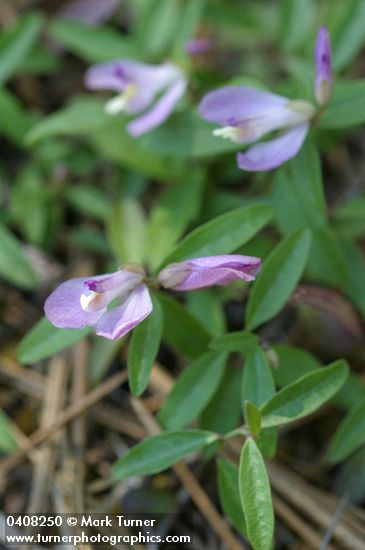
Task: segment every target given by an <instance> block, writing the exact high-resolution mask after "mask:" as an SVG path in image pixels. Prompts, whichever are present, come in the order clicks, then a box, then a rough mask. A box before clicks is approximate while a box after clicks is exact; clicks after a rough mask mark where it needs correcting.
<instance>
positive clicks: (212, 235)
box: [163, 204, 272, 266]
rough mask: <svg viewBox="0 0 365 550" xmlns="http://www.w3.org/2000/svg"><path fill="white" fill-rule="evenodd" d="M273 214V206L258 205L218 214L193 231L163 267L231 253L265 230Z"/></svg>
mask: <svg viewBox="0 0 365 550" xmlns="http://www.w3.org/2000/svg"><path fill="white" fill-rule="evenodd" d="M271 215H272V210H271V208H270V207H269V206H267V205H265V204H254V205H252V206H245V207H244V208H238V209H237V210H233V211H232V212H228V213H227V214H222V215H221V216H217V217H216V218H214V219H213V220H210V221H209V222H207V223H205V224H203V225H201V226H200V227H198V228H197V229H194V231H192V232H191V233H189V234H188V235H187V236H186V237H185V238H184V239H183V240H182V241H181V243H179V244H178V245H177V246H176V247H175V249H174V250H173V252H172V253H171V254H170V255H169V256H168V257H167V258H166V259H165V260H164V262H163V266H165V265H167V264H169V263H172V262H181V261H182V260H187V259H191V258H197V257H199V256H214V255H219V254H230V253H231V252H233V251H234V250H236V249H237V248H239V247H240V246H242V245H243V244H245V243H246V242H247V241H249V240H250V239H251V238H252V237H253V236H254V235H255V234H256V233H257V232H258V231H259V230H260V229H262V227H264V225H266V224H267V222H268V221H269V220H270V218H271Z"/></svg>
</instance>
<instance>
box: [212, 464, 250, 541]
mask: <svg viewBox="0 0 365 550" xmlns="http://www.w3.org/2000/svg"><path fill="white" fill-rule="evenodd" d="M217 466H218V491H219V500H220V503H221V506H222V508H223V512H224V515H225V516H226V517H227V518H228V520H229V521H230V522H231V523H232V525H233V526H234V527H235V528H236V529H237V531H238V532H239V533H242V535H243V536H245V537H246V538H247V530H246V525H245V520H244V517H243V512H242V505H241V501H240V494H239V492H238V468H237V467H236V466H234V465H233V464H232V463H231V462H228V460H224V459H223V458H220V459H219V460H218V463H217Z"/></svg>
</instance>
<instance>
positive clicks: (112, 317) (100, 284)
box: [44, 265, 152, 340]
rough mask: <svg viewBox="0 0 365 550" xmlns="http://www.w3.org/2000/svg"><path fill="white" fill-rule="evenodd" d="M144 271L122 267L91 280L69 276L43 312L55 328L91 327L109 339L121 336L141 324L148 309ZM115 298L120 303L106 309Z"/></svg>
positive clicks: (150, 307)
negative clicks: (68, 279) (69, 278)
mask: <svg viewBox="0 0 365 550" xmlns="http://www.w3.org/2000/svg"><path fill="white" fill-rule="evenodd" d="M143 278H144V271H143V270H142V269H141V268H140V267H139V266H134V265H131V266H126V267H124V268H123V269H121V270H119V271H116V272H115V273H111V274H107V275H100V276H98V277H93V278H92V279H82V278H78V279H71V280H70V281H67V282H66V283H63V284H61V285H60V286H59V287H58V288H56V290H55V291H54V292H53V293H52V294H51V295H50V296H49V297H48V299H47V300H46V303H45V305H44V311H45V314H46V317H47V318H48V320H49V321H50V322H51V323H52V324H53V325H54V326H56V327H58V328H71V329H79V328H83V327H87V326H93V325H94V326H95V331H96V334H98V335H99V336H104V338H108V339H110V340H116V339H117V338H121V337H122V336H124V335H125V334H127V332H129V331H130V330H132V329H133V328H134V327H135V326H136V325H138V324H139V323H141V322H142V321H143V320H144V319H145V318H146V317H147V316H148V315H149V314H150V313H151V311H152V302H151V298H150V295H149V292H148V289H147V287H146V285H144V284H142V281H143ZM115 298H119V300H120V302H121V305H118V306H117V307H115V308H113V309H110V310H108V309H107V306H108V305H109V304H110V303H111V302H112V301H113V300H114V299H115Z"/></svg>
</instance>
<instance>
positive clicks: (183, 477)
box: [132, 398, 244, 550]
mask: <svg viewBox="0 0 365 550" xmlns="http://www.w3.org/2000/svg"><path fill="white" fill-rule="evenodd" d="M132 406H133V409H134V411H135V413H136V414H137V416H138V417H139V419H140V421H141V422H142V424H143V425H144V427H145V428H146V430H147V431H148V432H149V433H150V434H151V435H153V434H157V433H160V432H161V429H160V427H159V425H158V424H157V422H156V420H155V419H154V417H153V416H152V415H151V413H150V412H149V411H148V410H147V408H146V407H145V406H144V405H143V403H142V401H141V400H139V399H137V398H132ZM172 468H173V470H174V472H175V474H176V475H177V477H178V478H179V479H180V481H181V482H182V484H183V485H184V488H185V490H186V491H187V493H189V495H190V497H191V499H192V500H193V502H194V503H195V505H196V507H197V508H198V509H199V510H200V512H201V513H202V515H203V516H204V517H205V519H206V520H207V521H208V522H209V524H210V526H211V528H212V529H213V531H214V532H215V533H216V535H218V536H219V537H220V538H221V539H222V540H223V541H224V542H225V544H226V545H227V546H228V548H229V549H230V550H242V549H243V548H244V545H243V543H242V542H241V541H240V540H239V539H238V538H237V537H236V536H235V535H234V534H233V532H232V530H231V529H230V527H229V525H228V524H227V523H226V521H225V520H224V519H223V518H222V516H221V515H220V514H219V512H218V510H217V509H216V507H215V506H214V504H213V503H212V501H211V500H210V498H209V497H208V495H207V493H206V492H205V491H204V489H203V488H202V487H201V485H200V484H199V482H198V480H197V479H196V477H195V476H194V474H193V473H192V472H191V471H190V469H189V468H188V467H187V466H186V464H184V463H182V462H180V463H179V464H175V466H173V467H172Z"/></svg>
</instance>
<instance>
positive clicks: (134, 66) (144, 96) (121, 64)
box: [85, 59, 183, 114]
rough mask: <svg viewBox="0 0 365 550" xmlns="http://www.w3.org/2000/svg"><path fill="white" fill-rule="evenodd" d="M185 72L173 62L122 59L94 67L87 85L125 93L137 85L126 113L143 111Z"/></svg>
mask: <svg viewBox="0 0 365 550" xmlns="http://www.w3.org/2000/svg"><path fill="white" fill-rule="evenodd" d="M182 74H183V73H182V71H181V69H179V68H178V67H176V66H175V65H173V64H172V63H163V64H161V65H148V64H147V63H139V62H137V61H129V60H124V59H123V60H120V61H113V62H111V63H102V64H99V65H95V66H94V67H91V68H90V69H89V70H88V71H87V73H86V76H85V86H86V87H87V88H89V89H90V90H114V91H115V92H123V91H124V90H125V88H126V87H127V86H131V85H133V86H135V93H134V95H133V96H132V97H131V98H130V99H129V101H128V105H127V107H126V112H127V113H130V114H133V113H140V112H141V111H143V110H144V109H146V108H147V107H148V106H149V105H150V104H151V102H152V101H153V99H154V97H155V96H156V94H158V93H159V92H161V91H162V90H163V89H164V88H166V87H167V86H169V85H170V84H171V83H173V82H176V81H177V80H179V79H180V78H181V77H182Z"/></svg>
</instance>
